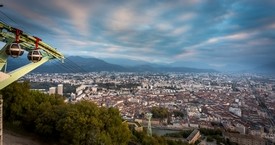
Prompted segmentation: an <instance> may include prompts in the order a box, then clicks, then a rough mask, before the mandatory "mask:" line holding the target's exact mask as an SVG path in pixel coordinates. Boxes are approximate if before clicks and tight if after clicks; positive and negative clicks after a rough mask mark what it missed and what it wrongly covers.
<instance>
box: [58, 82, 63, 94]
mask: <svg viewBox="0 0 275 145" xmlns="http://www.w3.org/2000/svg"><path fill="white" fill-rule="evenodd" d="M57 94H59V95H63V84H59V85H58V86H57Z"/></svg>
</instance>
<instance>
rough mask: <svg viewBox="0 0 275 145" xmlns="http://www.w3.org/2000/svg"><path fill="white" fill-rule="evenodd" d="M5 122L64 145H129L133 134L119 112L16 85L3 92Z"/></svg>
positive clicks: (24, 84)
mask: <svg viewBox="0 0 275 145" xmlns="http://www.w3.org/2000/svg"><path fill="white" fill-rule="evenodd" d="M1 94H2V95H3V101H4V102H3V115H4V123H9V125H12V126H16V127H18V128H22V129H24V130H27V131H29V132H33V133H36V134H39V136H41V137H43V138H44V139H45V140H51V141H52V142H59V144H64V145H91V144H93V145H97V144H106V145H108V144H112V145H123V144H128V142H129V140H130V137H131V133H130V130H129V129H128V126H127V124H125V123H122V119H121V117H120V115H119V111H118V110H117V109H114V108H104V107H101V108H99V107H97V106H96V105H95V104H94V103H91V102H87V101H81V102H79V103H76V104H66V103H64V101H63V98H62V97H61V96H58V95H47V94H42V93H40V92H37V91H29V84H28V83H26V82H24V83H13V84H12V85H10V86H8V87H6V88H5V89H3V90H1Z"/></svg>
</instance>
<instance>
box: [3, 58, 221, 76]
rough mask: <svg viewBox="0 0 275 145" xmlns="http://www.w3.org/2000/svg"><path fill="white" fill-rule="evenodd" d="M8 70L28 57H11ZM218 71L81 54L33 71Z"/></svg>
mask: <svg viewBox="0 0 275 145" xmlns="http://www.w3.org/2000/svg"><path fill="white" fill-rule="evenodd" d="M8 63H9V64H10V65H8V67H7V70H8V71H11V70H14V69H15V68H18V67H20V66H22V65H23V64H27V63H28V60H27V59H26V58H24V59H23V58H18V59H14V58H9V60H8ZM99 71H109V72H196V73H203V72H217V71H215V70H213V69H197V68H190V67H169V66H161V65H154V64H150V65H149V64H148V65H147V64H145V65H136V66H121V65H117V64H111V63H107V62H106V61H103V60H101V59H97V58H84V57H80V56H69V57H67V58H66V59H65V60H64V63H63V64H62V63H61V62H60V61H56V60H51V61H49V62H47V63H45V64H43V65H41V66H40V67H38V68H37V69H35V70H34V71H33V72H40V73H76V72H99Z"/></svg>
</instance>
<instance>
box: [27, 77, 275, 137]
mask: <svg viewBox="0 0 275 145" xmlns="http://www.w3.org/2000/svg"><path fill="white" fill-rule="evenodd" d="M22 80H28V81H30V82H31V83H52V84H59V85H58V86H50V87H49V88H36V89H39V90H40V91H44V92H45V93H50V94H53V93H58V94H60V95H64V96H67V99H66V102H68V103H75V102H78V101H80V100H90V101H92V102H95V103H96V104H97V105H98V106H106V107H115V108H118V109H119V111H120V114H121V116H122V118H123V119H125V120H129V121H135V122H139V123H140V124H142V125H143V126H144V127H145V126H147V122H148V121H147V119H146V117H145V114H146V113H148V112H150V111H151V110H152V108H153V107H159V108H166V109H168V111H169V112H172V113H171V114H169V115H168V116H167V117H163V118H161V119H159V118H158V119H155V118H154V117H153V119H152V128H161V129H171V130H181V129H188V128H210V129H212V128H213V129H214V128H216V126H215V125H213V123H216V124H218V125H220V127H221V128H223V129H224V130H226V131H230V132H238V133H239V134H241V135H244V137H245V138H248V137H251V136H253V138H254V139H255V140H256V139H259V142H260V141H261V140H263V139H268V140H270V141H273V142H274V141H275V124H274V123H275V108H274V106H275V78H274V77H268V76H263V75H257V74H221V73H118V72H100V73H95V72H94V73H64V74H58V73H56V74H37V73H33V74H29V75H26V76H25V77H24V78H22ZM63 85H64V88H63ZM66 86H75V88H76V89H75V91H73V92H65V91H64V92H63V89H64V90H65V87H66ZM63 93H64V94H63ZM176 112H177V113H176ZM178 114H180V115H178ZM231 137H232V136H231ZM240 137H241V136H240Z"/></svg>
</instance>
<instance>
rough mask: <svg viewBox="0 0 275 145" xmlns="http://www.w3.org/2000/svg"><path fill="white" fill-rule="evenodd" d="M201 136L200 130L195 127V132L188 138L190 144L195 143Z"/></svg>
mask: <svg viewBox="0 0 275 145" xmlns="http://www.w3.org/2000/svg"><path fill="white" fill-rule="evenodd" d="M200 137H201V134H200V131H199V130H197V129H195V130H193V132H192V133H191V134H190V135H189V136H188V137H187V138H186V140H187V141H188V143H189V144H194V143H195V142H196V141H197V140H198V139H199V138H200Z"/></svg>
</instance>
